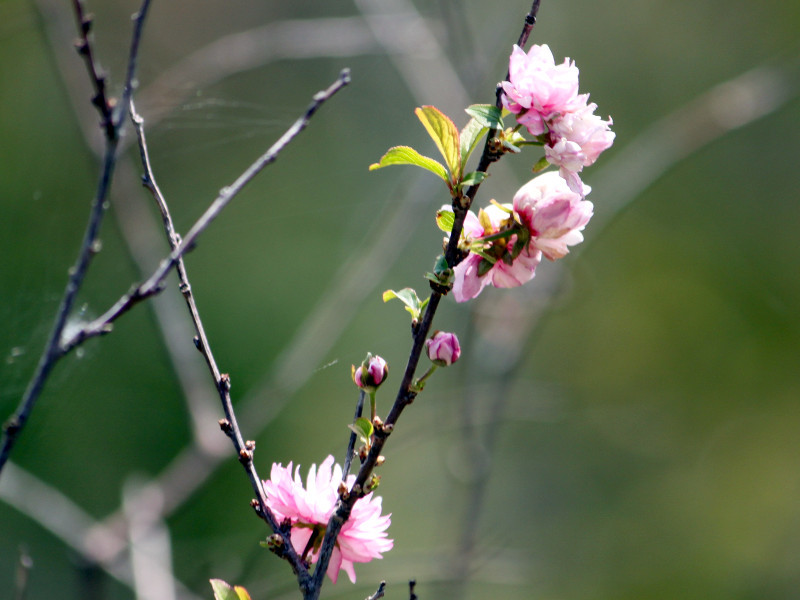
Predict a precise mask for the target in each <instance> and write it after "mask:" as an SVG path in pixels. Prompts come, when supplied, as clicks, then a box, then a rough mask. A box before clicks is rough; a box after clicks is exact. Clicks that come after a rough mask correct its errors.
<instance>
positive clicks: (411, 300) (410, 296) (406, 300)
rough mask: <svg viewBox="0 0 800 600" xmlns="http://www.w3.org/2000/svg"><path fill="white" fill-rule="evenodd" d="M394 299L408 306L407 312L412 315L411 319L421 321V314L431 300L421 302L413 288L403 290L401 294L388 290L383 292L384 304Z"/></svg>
mask: <svg viewBox="0 0 800 600" xmlns="http://www.w3.org/2000/svg"><path fill="white" fill-rule="evenodd" d="M394 298H397V299H398V300H400V302H402V303H403V304H405V305H406V306H405V308H406V310H407V311H408V312H410V313H411V317H412V318H414V319H419V317H420V314H422V311H423V309H424V308H425V306H426V305H427V304H428V300H429V298H426V299H425V300H424V301H422V302H420V300H419V297H418V296H417V292H416V291H414V290H413V289H412V288H403V289H402V290H400V291H399V292H395V291H394V290H386V291H385V292H383V301H384V302H388V301H389V300H392V299H394Z"/></svg>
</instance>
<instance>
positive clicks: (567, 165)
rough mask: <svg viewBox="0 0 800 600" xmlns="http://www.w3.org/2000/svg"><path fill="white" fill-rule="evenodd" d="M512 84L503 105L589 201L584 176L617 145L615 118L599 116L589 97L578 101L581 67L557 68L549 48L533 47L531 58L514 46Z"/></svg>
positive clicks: (566, 63) (508, 84) (510, 70)
mask: <svg viewBox="0 0 800 600" xmlns="http://www.w3.org/2000/svg"><path fill="white" fill-rule="evenodd" d="M508 78H509V81H504V82H503V91H504V92H505V93H504V95H503V105H504V106H505V107H506V108H507V109H508V110H509V111H511V112H512V113H514V114H516V115H517V122H518V123H520V124H522V125H524V126H525V127H527V129H528V131H529V132H530V134H531V135H534V136H537V137H538V138H539V141H542V142H544V145H545V156H546V158H547V160H548V162H549V163H550V164H553V165H557V166H558V167H560V171H559V172H560V173H561V176H562V177H563V178H564V179H565V180H566V182H567V183H568V184H569V187H570V189H571V190H573V191H574V192H577V193H578V194H581V195H582V196H585V195H586V194H587V193H588V192H587V191H584V185H583V183H582V182H581V179H580V176H579V175H578V173H580V172H581V171H582V170H583V167H588V166H589V165H591V164H593V163H594V162H595V161H596V160H597V157H598V156H600V153H602V152H603V151H604V150H606V149H607V148H609V147H610V146H611V144H612V143H613V142H614V133H613V132H612V131H611V129H610V127H611V125H612V120H611V118H609V119H608V120H607V121H604V120H603V119H601V118H600V117H599V116H597V115H595V114H594V111H595V110H596V109H597V105H596V104H594V103H589V94H581V95H578V68H577V67H576V66H575V63H574V62H571V61H570V60H569V59H568V58H565V59H564V62H563V63H562V64H560V65H556V64H555V60H554V59H553V54H552V52H550V48H548V47H547V46H546V45H542V46H537V45H533V46H531V49H530V50H529V51H528V53H527V54H525V52H524V51H523V50H522V49H521V48H520V47H519V46H514V50H513V51H512V52H511V58H510V59H509V67H508Z"/></svg>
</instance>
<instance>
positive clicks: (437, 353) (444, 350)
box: [425, 331, 461, 367]
mask: <svg viewBox="0 0 800 600" xmlns="http://www.w3.org/2000/svg"><path fill="white" fill-rule="evenodd" d="M425 349H426V350H427V351H428V358H430V359H431V362H432V363H433V364H435V365H436V366H437V367H447V366H449V365H452V364H453V363H454V362H456V361H457V360H458V357H459V356H461V346H460V345H459V343H458V338H457V337H456V334H455V333H447V332H445V331H437V332H436V333H434V334H433V336H432V337H431V338H430V339H429V340H427V341H426V342H425Z"/></svg>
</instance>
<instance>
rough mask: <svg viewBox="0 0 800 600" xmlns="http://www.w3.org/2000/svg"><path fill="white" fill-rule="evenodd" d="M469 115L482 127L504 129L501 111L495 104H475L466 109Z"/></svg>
mask: <svg viewBox="0 0 800 600" xmlns="http://www.w3.org/2000/svg"><path fill="white" fill-rule="evenodd" d="M466 111H467V114H468V115H469V116H470V117H472V118H473V119H475V120H476V121H477V122H478V123H479V124H480V125H481V127H488V128H489V129H503V119H502V117H501V116H500V109H499V108H497V107H496V106H495V105H494V104H473V105H472V106H470V107H468V108H467V109H466Z"/></svg>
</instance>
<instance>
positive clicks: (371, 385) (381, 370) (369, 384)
mask: <svg viewBox="0 0 800 600" xmlns="http://www.w3.org/2000/svg"><path fill="white" fill-rule="evenodd" d="M351 372H352V375H353V383H355V384H356V385H357V386H358V387H360V388H363V389H364V390H366V391H368V392H369V391H375V390H376V389H377V388H378V387H379V386H380V385H381V384H382V383H383V382H384V380H385V379H386V377H387V376H388V375H389V365H387V364H386V361H385V360H384V359H383V358H381V357H380V356H373V355H372V354H369V353H368V354H367V358H365V359H364V362H362V363H361V365H360V366H359V367H356V366H355V365H353V367H352V369H351Z"/></svg>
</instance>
